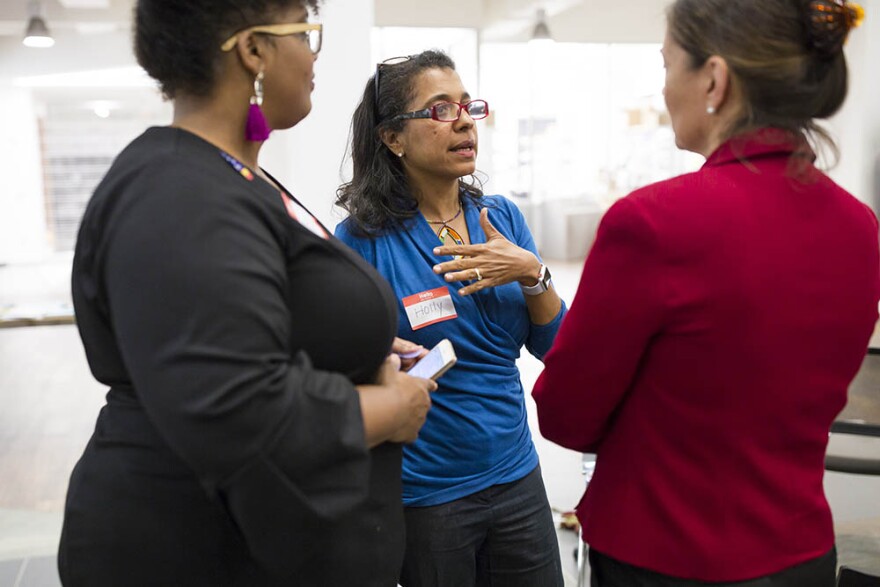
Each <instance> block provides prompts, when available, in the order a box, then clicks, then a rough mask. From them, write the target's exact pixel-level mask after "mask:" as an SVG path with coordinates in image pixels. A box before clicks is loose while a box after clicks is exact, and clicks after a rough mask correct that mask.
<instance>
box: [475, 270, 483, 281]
mask: <svg viewBox="0 0 880 587" xmlns="http://www.w3.org/2000/svg"><path fill="white" fill-rule="evenodd" d="M474 273H476V274H477V281H483V275H482V274H481V273H480V268H479V267H474Z"/></svg>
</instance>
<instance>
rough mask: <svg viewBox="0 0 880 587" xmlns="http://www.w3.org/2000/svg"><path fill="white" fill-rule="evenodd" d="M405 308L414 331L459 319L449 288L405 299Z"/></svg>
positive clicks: (429, 291) (430, 290)
mask: <svg viewBox="0 0 880 587" xmlns="http://www.w3.org/2000/svg"><path fill="white" fill-rule="evenodd" d="M403 308H404V310H406V317H407V318H409V325H410V327H411V328H412V329H413V330H418V329H420V328H424V327H425V326H430V325H431V324H436V323H438V322H443V321H444V320H454V319H455V318H458V313H457V312H456V311H455V304H453V303H452V296H451V295H450V293H449V288H447V287H438V288H437V289H429V290H427V291H423V292H421V293H417V294H413V295H411V296H406V297H405V298H403Z"/></svg>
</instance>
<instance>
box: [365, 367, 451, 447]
mask: <svg viewBox="0 0 880 587" xmlns="http://www.w3.org/2000/svg"><path fill="white" fill-rule="evenodd" d="M357 389H358V392H359V393H360V397H361V412H362V414H363V419H364V430H365V432H366V437H367V444H368V445H369V446H370V447H371V448H372V447H374V446H376V445H379V444H381V443H383V442H413V441H415V440H416V438H418V435H419V430H420V429H421V428H422V425H423V424H424V423H425V418H426V417H427V415H428V410H429V409H430V408H431V396H430V393H431V392H432V391H434V390H435V389H437V383H436V382H434V381H432V380H430V379H422V378H421V377H412V376H411V375H407V374H406V373H405V372H403V371H401V370H400V357H399V356H397V355H396V354H391V355H389V356H388V357H387V358H386V359H385V362H384V363H383V364H382V367H381V368H380V369H379V376H378V380H377V381H376V384H375V385H359V386H358V387H357Z"/></svg>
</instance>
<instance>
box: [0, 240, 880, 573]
mask: <svg viewBox="0 0 880 587" xmlns="http://www.w3.org/2000/svg"><path fill="white" fill-rule="evenodd" d="M69 262H70V258H69V256H59V257H58V258H57V259H55V260H54V262H52V263H40V264H34V265H15V266H6V267H2V266H0V312H2V309H3V308H4V307H6V308H8V307H10V306H17V307H20V306H21V305H22V304H23V303H24V302H27V303H28V304H42V303H44V304H47V305H49V306H51V307H53V308H57V306H58V304H63V303H65V302H67V301H69V299H68V294H67V288H68V285H67V284H68V280H69V272H68V267H69ZM552 267H553V270H554V281H555V283H556V286H557V288H558V289H559V291H560V292H561V293H562V295H563V297H564V298H565V299H567V300H571V297H572V295H573V292H574V290H575V288H576V286H577V282H578V279H579V277H580V264H578V263H560V262H554V263H553V265H552ZM520 369H521V371H522V376H523V383H524V385H525V387H526V389H527V390H529V389H531V386H532V384H533V383H534V380H535V378H536V377H537V376H538V373H539V372H540V369H541V364H540V363H539V362H538V361H537V360H535V359H533V358H531V357H528V356H526V357H523V358H522V359H521V360H520ZM877 373H880V369H878V370H877V371H876V372H875V373H874V374H873V375H871V376H870V377H868V381H869V382H870V384H871V385H872V386H873V385H874V382H875V381H878V380H880V379H877V377H876V374H877ZM103 393H104V389H103V388H102V386H100V385H99V384H97V383H96V382H95V381H94V380H93V379H92V378H91V375H90V374H89V372H88V369H87V367H86V364H85V357H84V355H83V352H82V347H81V345H80V343H79V339H78V335H77V333H76V329H75V327H73V326H46V327H29V328H14V329H0V587H23V586H40V587H53V586H55V585H58V584H59V582H58V577H57V571H56V570H55V558H54V552H55V549H56V546H57V543H58V536H59V532H60V528H61V513H60V512H61V508H62V505H63V498H64V491H65V488H66V482H67V476H68V475H69V472H70V469H71V467H72V466H73V464H74V462H75V461H76V458H77V457H78V455H79V453H80V452H81V450H82V447H83V446H84V444H85V442H86V439H87V438H88V436H89V434H90V433H91V430H92V427H93V425H94V418H95V415H96V414H97V411H98V409H99V407H100V405H101V404H102V403H103ZM870 394H873V398H872V397H868V398H867V399H868V400H871V399H873V400H877V397H876V395H877V387H872V389H871V391H870ZM528 407H529V417H530V421H531V423H532V424H533V435H534V438H535V443H536V445H537V448H538V452H539V454H540V457H541V463H542V470H543V474H544V480H545V483H546V485H547V492H548V496H549V499H550V503H551V506H552V507H553V508H554V510H556V511H557V512H559V513H561V512H565V511H568V510H571V509H572V508H573V507H574V505H575V504H576V503H577V501H578V499H579V498H580V495H581V493H582V491H583V488H584V480H583V477H582V475H581V455H580V454H579V453H575V452H572V451H568V450H565V449H562V448H560V447H558V446H555V445H553V444H551V443H549V442H547V441H545V440H544V439H542V438H541V437H540V434H539V433H538V431H537V427H536V426H535V423H536V417H535V410H534V405H533V404H532V403H531V401H529V406H528ZM832 449H833V450H835V451H838V452H844V453H854V454H855V453H863V454H873V455H874V456H875V457H876V456H877V455H880V439H878V440H876V441H866V440H863V439H855V440H853V439H846V438H834V439H833V441H832ZM830 450H831V449H830ZM825 486H826V492H827V494H828V498H829V502H830V503H831V507H832V510H833V512H834V516H835V525H836V531H837V540H838V548H839V551H840V559H841V562H842V563H845V564H850V565H853V566H856V567H859V568H862V569H864V570H866V571H869V572H873V573H877V574H880V499H878V496H880V478H870V477H860V476H855V475H842V474H837V473H828V474H827V475H826V482H825ZM558 536H559V541H560V553H561V558H562V562H563V569H564V573H565V578H566V586H567V587H569V586H574V585H576V567H575V561H574V558H573V554H572V553H573V552H574V550H575V548H576V544H577V539H576V536H575V534H574V533H573V532H572V531H569V530H559V531H558Z"/></svg>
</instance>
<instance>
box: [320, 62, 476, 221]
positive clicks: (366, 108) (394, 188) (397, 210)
mask: <svg viewBox="0 0 880 587" xmlns="http://www.w3.org/2000/svg"><path fill="white" fill-rule="evenodd" d="M427 69H452V70H455V63H454V62H453V61H452V59H450V57H449V56H448V55H446V54H445V53H443V52H442V51H438V50H430V51H423V52H422V53H419V54H418V55H412V56H410V57H409V59H408V60H407V61H404V62H403V63H398V64H396V65H386V66H380V67H379V68H377V71H378V73H377V74H374V75H373V77H371V78H370V79H369V80H368V81H367V85H366V86H365V87H364V93H363V96H362V97H361V101H360V103H359V104H358V106H357V108H356V109H355V112H354V116H353V117H352V121H351V133H350V136H349V145H350V149H351V159H352V167H353V173H352V179H351V181H350V182H348V183H345V184H343V185H342V186H341V187H340V188H339V189H338V190H337V192H336V205H337V206H339V207H341V208H343V209H345V210H346V211H347V212H348V213H349V215H350V217H351V219H352V221H353V222H354V226H353V227H352V228H353V232H355V233H359V234H360V235H361V236H371V235H376V234H379V233H381V232H383V231H386V230H389V229H393V228H396V227H398V226H400V225H401V223H402V222H404V221H405V220H407V219H409V218H412V217H413V216H415V215H416V214H417V213H418V210H419V207H418V203H417V202H416V199H415V198H414V197H413V194H412V191H411V188H410V186H409V182H408V181H407V179H406V173H405V172H404V170H403V164H402V163H401V162H400V160H399V158H397V157H395V156H394V155H393V154H392V153H391V151H389V150H388V149H387V148H386V147H385V144H384V143H383V142H382V138H381V135H380V133H381V132H382V131H384V130H392V131H400V130H402V129H403V127H404V125H406V124H407V123H408V122H409V121H407V120H390V119H391V118H393V117H394V116H395V115H397V114H400V113H402V112H405V111H406V107H407V105H408V104H409V103H410V101H411V100H412V99H413V97H414V96H415V83H416V78H417V77H418V75H419V74H420V73H422V72H423V71H425V70H427ZM376 75H378V76H379V92H378V93H379V100H378V103H377V101H376V86H375V83H376V79H375V77H376ZM459 184H460V186H461V193H462V196H463V197H465V198H469V199H471V200H472V201H473V202H475V203H477V204H479V203H480V202H479V199H480V198H482V196H483V190H482V188H481V184H480V181H479V180H478V179H477V178H476V177H474V176H470V177H469V178H467V179H464V178H463V179H460V180H459Z"/></svg>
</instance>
